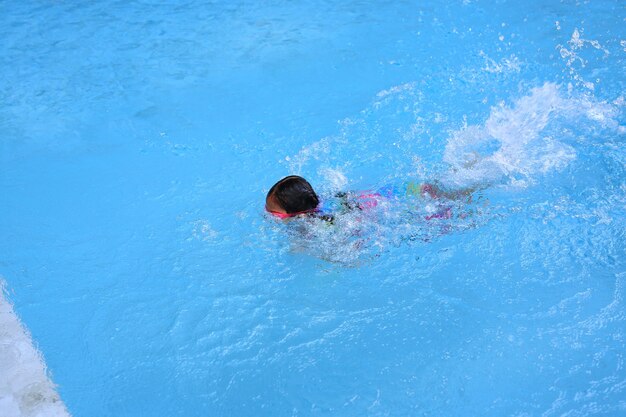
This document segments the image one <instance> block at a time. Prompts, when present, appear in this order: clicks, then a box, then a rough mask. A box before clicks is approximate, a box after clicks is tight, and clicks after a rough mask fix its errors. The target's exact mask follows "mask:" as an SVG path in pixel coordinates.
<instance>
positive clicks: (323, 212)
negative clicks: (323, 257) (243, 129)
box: [265, 175, 473, 221]
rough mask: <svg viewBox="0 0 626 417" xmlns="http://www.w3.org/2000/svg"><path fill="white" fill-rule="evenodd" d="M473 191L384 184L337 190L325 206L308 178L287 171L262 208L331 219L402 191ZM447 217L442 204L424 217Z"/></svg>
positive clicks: (450, 195)
mask: <svg viewBox="0 0 626 417" xmlns="http://www.w3.org/2000/svg"><path fill="white" fill-rule="evenodd" d="M472 191H473V190H459V191H452V192H450V191H445V190H443V189H441V188H440V187H438V186H437V185H436V184H428V183H424V184H416V183H412V182H411V183H407V184H405V185H404V186H402V187H393V186H387V187H384V188H382V189H380V190H379V191H377V192H364V193H345V192H341V193H337V194H336V195H335V197H336V198H335V201H334V202H332V203H331V204H330V207H328V205H329V204H328V202H325V203H326V204H320V199H319V197H318V196H317V194H316V193H315V191H314V190H313V187H311V184H309V182H308V181H307V180H305V179H304V178H302V177H300V176H297V175H290V176H288V177H285V178H283V179H282V180H280V181H278V182H277V183H276V184H274V185H273V186H272V188H270V190H269V192H268V193H267V197H266V198H265V210H267V211H268V212H269V213H270V214H271V215H273V216H275V217H278V218H280V219H287V218H290V217H295V216H299V215H305V214H308V215H315V216H317V217H321V218H323V219H325V220H330V221H332V220H333V217H332V215H333V214H336V213H337V212H343V213H345V212H347V211H351V210H355V209H357V210H364V209H367V208H371V207H375V206H377V205H378V202H379V201H381V200H383V199H389V198H392V197H394V196H397V195H401V194H404V195H414V196H422V197H430V198H432V199H439V198H441V197H443V198H444V199H447V200H456V199H458V198H460V197H464V196H466V197H469V199H470V201H471V192H472ZM325 206H326V207H325ZM450 217H452V212H451V210H450V207H443V208H440V210H438V211H437V212H435V213H432V214H430V215H428V216H426V220H431V219H441V218H446V219H449V218H450Z"/></svg>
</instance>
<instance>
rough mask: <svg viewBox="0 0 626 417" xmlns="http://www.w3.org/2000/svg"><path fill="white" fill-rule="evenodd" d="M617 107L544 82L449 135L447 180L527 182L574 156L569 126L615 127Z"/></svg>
mask: <svg viewBox="0 0 626 417" xmlns="http://www.w3.org/2000/svg"><path fill="white" fill-rule="evenodd" d="M617 115H618V110H617V108H616V107H615V106H613V105H611V104H609V103H606V102H601V101H598V100H595V99H593V98H592V97H589V96H580V97H567V96H565V95H564V94H563V93H562V92H561V89H560V88H559V86H558V85H557V84H554V83H545V84H544V85H543V86H541V87H537V88H533V89H531V91H530V93H529V94H528V95H526V96H524V97H522V98H520V99H518V100H516V101H515V102H514V103H513V104H512V105H511V106H507V105H506V104H504V103H501V104H500V105H499V106H497V107H493V108H492V109H491V112H490V114H489V117H488V118H487V120H486V121H485V123H484V124H482V125H471V126H464V127H462V128H461V129H459V130H457V131H455V132H453V133H452V135H451V137H450V138H449V139H448V141H447V144H446V146H445V151H444V161H445V162H446V163H447V164H448V165H449V167H450V168H449V170H448V173H446V174H445V175H444V176H443V178H444V181H445V182H446V183H448V184H452V185H455V186H467V185H471V184H494V183H506V184H509V185H517V186H526V185H529V184H533V183H535V182H536V181H537V178H538V176H539V175H542V174H546V173H548V172H550V171H554V170H560V169H562V168H564V167H565V166H567V165H568V164H569V163H570V162H571V161H573V160H574V159H575V158H576V149H575V147H574V145H573V144H572V142H573V139H575V134H574V133H573V130H571V129H569V128H573V127H574V124H575V126H576V129H577V130H578V131H579V132H580V131H584V129H585V127H588V128H591V129H593V128H596V127H599V128H608V129H613V130H619V123H618V122H617V120H616V117H617Z"/></svg>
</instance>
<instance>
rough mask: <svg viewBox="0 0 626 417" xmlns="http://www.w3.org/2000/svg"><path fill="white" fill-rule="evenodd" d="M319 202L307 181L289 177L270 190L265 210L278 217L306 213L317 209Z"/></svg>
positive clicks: (292, 176)
mask: <svg viewBox="0 0 626 417" xmlns="http://www.w3.org/2000/svg"><path fill="white" fill-rule="evenodd" d="M319 202H320V200H319V198H318V197H317V194H315V191H313V187H311V184H309V182H308V181H307V180H305V179H304V178H302V177H299V176H297V175H290V176H288V177H285V178H283V179H282V180H280V181H278V182H277V183H276V184H274V185H273V186H272V188H270V190H269V192H268V193H267V197H266V198H265V209H266V210H267V211H269V212H270V213H272V214H275V215H277V216H279V217H283V216H284V217H289V216H290V215H295V214H300V213H306V212H310V211H313V210H315V209H316V208H317V205H318V204H319Z"/></svg>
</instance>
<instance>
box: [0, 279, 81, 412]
mask: <svg viewBox="0 0 626 417" xmlns="http://www.w3.org/2000/svg"><path fill="white" fill-rule="evenodd" d="M2 289H3V283H2V282H1V281H0V416H2V417H69V413H68V412H67V409H66V408H65V405H64V404H63V402H62V401H61V399H60V397H59V394H58V393H57V392H56V390H55V387H54V384H53V383H52V381H51V380H50V378H49V376H48V375H47V373H46V368H45V364H44V361H43V358H42V356H41V354H40V353H39V352H38V351H37V349H36V348H35V347H34V345H33V341H32V338H31V337H30V335H29V334H28V331H27V330H26V329H25V328H24V327H23V326H22V325H21V323H20V321H19V319H18V318H17V316H16V315H15V312H14V311H13V308H12V306H11V304H9V302H8V301H7V299H6V298H5V297H4V294H3V291H2Z"/></svg>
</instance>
